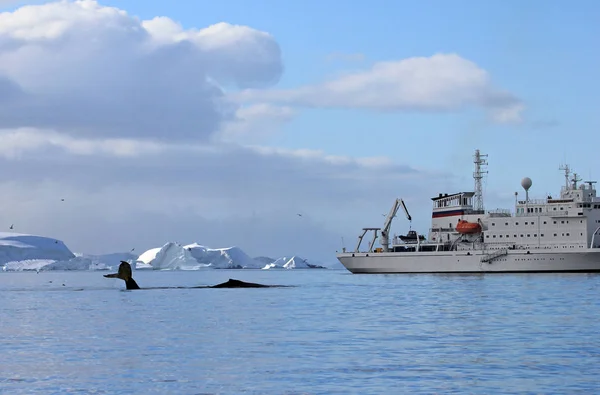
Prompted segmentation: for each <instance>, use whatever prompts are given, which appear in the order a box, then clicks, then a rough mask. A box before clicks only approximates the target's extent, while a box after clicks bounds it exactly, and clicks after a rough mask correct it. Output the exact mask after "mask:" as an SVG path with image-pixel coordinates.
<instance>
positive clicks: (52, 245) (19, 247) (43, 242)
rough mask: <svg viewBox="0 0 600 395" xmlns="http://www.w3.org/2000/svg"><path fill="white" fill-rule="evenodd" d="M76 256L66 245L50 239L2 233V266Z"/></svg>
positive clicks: (0, 238) (0, 257)
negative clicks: (18, 262) (17, 262)
mask: <svg viewBox="0 0 600 395" xmlns="http://www.w3.org/2000/svg"><path fill="white" fill-rule="evenodd" d="M71 258H75V254H73V253H72V252H71V250H69V248H67V246H66V245H65V243H63V242H62V241H60V240H57V239H52V238H50V237H43V236H34V235H28V234H23V233H11V232H0V265H4V264H6V263H8V262H15V261H26V260H38V259H47V260H68V259H71Z"/></svg>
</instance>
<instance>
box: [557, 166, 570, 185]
mask: <svg viewBox="0 0 600 395" xmlns="http://www.w3.org/2000/svg"><path fill="white" fill-rule="evenodd" d="M558 170H564V171H565V190H566V191H568V190H569V176H570V175H571V169H570V168H569V165H561V166H560V167H559V168H558Z"/></svg>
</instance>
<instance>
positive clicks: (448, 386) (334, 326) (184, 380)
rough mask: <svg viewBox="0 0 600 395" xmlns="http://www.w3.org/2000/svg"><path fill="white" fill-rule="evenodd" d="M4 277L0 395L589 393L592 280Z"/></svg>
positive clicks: (595, 298) (305, 275) (599, 286)
mask: <svg viewBox="0 0 600 395" xmlns="http://www.w3.org/2000/svg"><path fill="white" fill-rule="evenodd" d="M102 274H104V273H103V272H42V273H39V274H36V273H35V272H33V273H31V272H25V273H0V393H2V394H37V393H39V394H64V393H81V394H88V393H90V394H349V393H356V394H452V393H460V394H555V393H556V394H578V393H580V394H594V393H600V319H599V318H600V276H599V275H593V274H521V275H515V274H508V275H498V274H496V275H352V274H350V273H348V272H346V271H344V270H305V271H301V270H298V271H260V270H256V271H239V270H237V271H235V270H231V271H227V270H206V271H195V272H182V271H179V272H157V271H153V272H152V271H151V272H142V271H138V272H135V277H136V280H137V282H138V283H139V284H140V286H141V287H158V286H197V285H212V284H217V283H219V282H222V281H226V280H227V279H228V278H237V279H241V280H246V281H256V282H262V283H265V284H281V285H292V286H293V287H288V288H268V289H146V290H136V291H126V290H124V284H123V281H121V280H117V279H106V278H103V277H102Z"/></svg>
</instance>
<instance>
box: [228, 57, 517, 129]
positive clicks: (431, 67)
mask: <svg viewBox="0 0 600 395" xmlns="http://www.w3.org/2000/svg"><path fill="white" fill-rule="evenodd" d="M237 99H238V100H239V101H241V102H245V101H248V102H253V101H261V102H273V103H283V104H288V105H299V106H308V107H341V108H366V109H372V110H381V111H410V110H416V111H456V110H461V109H464V108H466V107H471V106H476V107H481V108H484V109H486V110H489V111H491V112H492V115H493V119H494V120H496V121H498V122H508V121H515V120H519V119H520V116H521V112H522V110H523V104H522V103H521V102H520V101H519V100H518V99H517V98H516V97H514V96H513V95H511V94H510V93H507V92H504V91H502V90H499V89H497V88H495V87H494V86H493V84H492V83H491V79H490V76H489V74H488V73H487V72H486V71H485V70H483V69H482V68H480V67H479V66H477V65H476V64H475V63H473V62H471V61H469V60H467V59H464V58H462V57H460V56H458V55H456V54H437V55H433V56H431V57H415V58H409V59H404V60H400V61H390V62H380V63H376V64H374V65H373V66H372V67H371V69H369V70H366V71H360V72H353V73H349V74H346V75H343V76H341V77H339V78H337V79H335V80H332V81H329V82H325V83H322V84H318V85H310V86H305V87H301V88H296V89H285V90H282V89H279V90H278V89H272V90H263V91H257V90H246V91H243V92H240V93H239V94H238V95H237Z"/></svg>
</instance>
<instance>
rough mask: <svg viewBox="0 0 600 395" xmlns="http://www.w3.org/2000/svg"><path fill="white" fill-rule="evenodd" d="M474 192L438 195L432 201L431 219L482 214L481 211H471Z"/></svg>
mask: <svg viewBox="0 0 600 395" xmlns="http://www.w3.org/2000/svg"><path fill="white" fill-rule="evenodd" d="M473 196H475V193H474V192H458V193H453V194H451V195H448V194H447V193H446V194H441V193H440V194H439V196H437V197H433V198H431V200H433V211H432V214H431V218H443V217H454V216H459V217H460V216H462V215H465V214H483V213H484V211H483V210H475V209H473Z"/></svg>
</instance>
